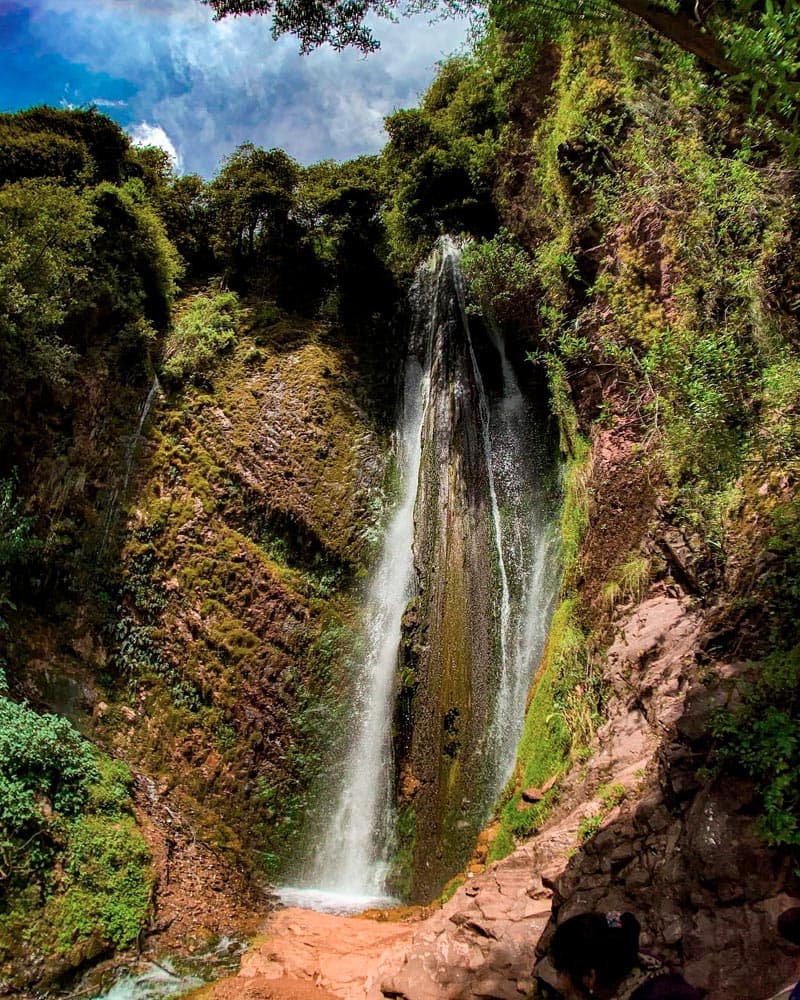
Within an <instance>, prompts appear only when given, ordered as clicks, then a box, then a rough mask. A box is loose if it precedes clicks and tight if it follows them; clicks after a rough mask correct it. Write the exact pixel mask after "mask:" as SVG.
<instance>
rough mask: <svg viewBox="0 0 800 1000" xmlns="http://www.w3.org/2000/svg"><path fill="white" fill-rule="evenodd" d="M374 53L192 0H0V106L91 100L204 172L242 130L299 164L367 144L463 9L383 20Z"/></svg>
mask: <svg viewBox="0 0 800 1000" xmlns="http://www.w3.org/2000/svg"><path fill="white" fill-rule="evenodd" d="M376 33H377V35H378V37H379V38H380V39H381V42H382V47H381V49H380V51H379V52H377V53H375V54H373V55H370V56H367V57H364V56H362V55H360V54H359V53H357V52H334V51H332V50H331V49H329V48H327V47H326V48H323V49H320V50H317V51H316V52H313V53H311V54H310V55H308V56H300V55H298V43H297V40H296V39H294V38H292V37H289V36H286V37H284V38H282V39H280V40H279V41H277V42H275V41H273V40H272V37H271V35H270V29H269V22H268V21H267V20H266V19H265V18H263V17H252V18H238V19H231V18H229V19H227V20H225V21H223V22H220V23H214V22H213V21H212V20H211V14H210V12H209V10H208V8H207V7H204V6H203V5H201V4H200V3H199V2H198V0H0V110H2V111H16V110H18V109H20V108H26V107H30V106H31V105H32V104H51V105H54V106H68V105H78V106H80V105H88V104H95V105H97V106H98V108H100V109H102V110H103V111H104V112H106V113H107V114H109V115H111V116H112V117H113V118H115V119H116V120H117V121H118V122H119V123H120V124H121V125H122V126H123V127H124V128H125V129H127V130H128V131H129V132H130V134H131V135H132V136H133V137H134V139H135V140H139V141H142V142H150V143H154V144H158V145H163V146H164V147H165V148H167V149H169V150H170V151H171V152H172V153H173V154H174V156H175V158H176V161H177V164H178V167H179V169H181V170H184V171H188V172H193V171H196V172H198V173H201V174H203V175H204V176H206V177H208V176H210V175H211V174H212V173H213V172H214V171H215V169H216V168H217V166H218V165H219V162H220V160H221V159H222V158H223V157H224V156H225V155H226V154H228V153H230V152H231V151H232V150H233V149H234V148H235V146H236V145H237V144H238V143H240V142H244V141H246V140H249V141H252V142H254V143H256V145H260V146H264V147H266V148H271V147H273V146H280V147H282V148H284V149H286V151H287V152H288V153H289V154H290V155H291V156H293V157H295V158H296V159H297V160H299V161H300V162H301V163H313V162H314V161H316V160H320V159H326V158H329V157H330V158H334V159H348V158H350V157H352V156H357V155H358V154H360V153H372V152H377V150H379V149H380V147H381V146H382V145H383V143H384V141H385V135H384V133H383V129H382V121H383V117H384V115H386V114H389V113H390V112H391V111H393V110H394V109H395V108H399V107H408V106H409V105H413V104H416V103H417V101H418V100H419V97H420V95H421V94H422V93H423V92H424V91H425V89H426V88H427V86H428V84H429V83H430V81H431V79H432V78H433V74H434V72H435V65H436V63H437V62H438V61H439V60H441V59H442V58H444V57H445V56H447V55H449V54H450V53H452V52H454V51H456V50H457V49H458V48H459V47H460V46H461V44H462V43H463V40H464V37H465V35H466V25H465V23H464V22H456V21H441V22H439V23H433V24H432V23H431V22H430V20H429V18H428V17H427V16H420V17H416V18H410V19H406V20H403V21H401V22H400V23H398V24H391V23H389V22H381V23H380V24H379V25H378V26H377V30H376Z"/></svg>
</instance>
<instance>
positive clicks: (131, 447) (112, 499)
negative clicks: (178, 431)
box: [100, 375, 161, 554]
mask: <svg viewBox="0 0 800 1000" xmlns="http://www.w3.org/2000/svg"><path fill="white" fill-rule="evenodd" d="M159 392H161V383H160V382H159V381H158V376H157V375H154V376H153V381H152V382H151V383H150V389H149V390H148V392H147V395H146V396H145V399H144V402H143V403H142V407H141V409H140V410H139V422H138V424H137V425H136V430H135V432H134V433H133V435H132V437H131V439H130V441H129V442H128V447H127V448H126V450H125V461H124V464H123V469H124V472H123V476H122V483H121V485H118V486H114V487H113V489H112V490H111V494H110V496H109V499H108V506H107V507H106V516H105V519H104V522H103V540H102V542H101V543H100V553H101V554H102V553H103V552H104V551H105V548H106V545H107V544H108V536H109V534H110V532H111V530H112V528H113V526H114V519H115V518H116V515H117V509H118V507H119V504H120V503H122V502H124V500H125V496H126V494H127V492H128V483H129V482H130V478H131V472H132V471H133V464H134V461H135V460H136V449H137V447H138V444H139V441H140V440H141V437H142V431H143V430H144V425H145V422H146V421H147V418H148V417H149V416H150V411H151V410H152V408H153V403H154V402H155V401H156V398H157V396H158V394H159Z"/></svg>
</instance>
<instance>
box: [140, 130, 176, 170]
mask: <svg viewBox="0 0 800 1000" xmlns="http://www.w3.org/2000/svg"><path fill="white" fill-rule="evenodd" d="M128 133H129V134H130V137H131V141H132V142H133V145H134V146H158V147H159V148H160V149H163V150H164V151H165V152H166V153H167V154H168V155H169V158H170V160H172V165H173V167H174V168H175V169H176V170H180V169H181V166H182V161H181V155H180V153H179V152H178V150H177V149H176V148H175V144H174V143H173V141H172V139H170V137H169V136H168V135H167V133H166V132H165V131H164V129H163V128H162V127H161V126H160V125H151V124H150V123H149V122H139V124H138V125H132V126H131V127H130V128H129V129H128Z"/></svg>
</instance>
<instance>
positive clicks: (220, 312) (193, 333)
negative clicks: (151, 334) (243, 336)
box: [161, 292, 239, 383]
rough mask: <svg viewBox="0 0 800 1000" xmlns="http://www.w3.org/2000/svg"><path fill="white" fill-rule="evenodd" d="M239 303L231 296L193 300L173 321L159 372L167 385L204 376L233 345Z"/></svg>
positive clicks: (208, 296)
mask: <svg viewBox="0 0 800 1000" xmlns="http://www.w3.org/2000/svg"><path fill="white" fill-rule="evenodd" d="M238 315H239V299H238V296H237V295H236V294H235V293H234V292H223V293H222V294H219V295H214V296H211V295H206V294H200V295H196V296H194V297H193V298H192V299H191V300H190V302H189V304H188V306H187V307H186V308H185V309H183V311H182V312H181V313H180V315H179V316H178V318H177V319H176V320H175V323H174V325H173V328H172V330H171V331H170V333H169V337H168V339H167V343H166V347H165V350H164V362H163V364H162V366H161V371H162V373H163V375H164V378H165V379H167V381H169V382H173V383H179V382H183V381H186V380H187V379H197V378H202V377H204V376H207V375H208V374H209V372H210V371H211V370H212V369H213V367H214V365H215V364H216V363H217V360H218V357H219V355H220V354H222V353H224V352H226V351H229V350H230V349H231V348H232V347H233V345H234V343H235V342H236V327H237V323H238Z"/></svg>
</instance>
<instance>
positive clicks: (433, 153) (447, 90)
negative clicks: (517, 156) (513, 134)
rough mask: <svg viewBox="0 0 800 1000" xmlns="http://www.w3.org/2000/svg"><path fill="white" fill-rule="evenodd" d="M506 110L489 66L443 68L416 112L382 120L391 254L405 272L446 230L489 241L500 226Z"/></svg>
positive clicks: (450, 64)
mask: <svg viewBox="0 0 800 1000" xmlns="http://www.w3.org/2000/svg"><path fill="white" fill-rule="evenodd" d="M502 116H503V111H502V105H501V103H500V101H499V98H498V95H497V93H496V91H495V87H494V83H493V80H492V77H491V75H490V73H489V72H487V68H486V67H485V66H482V65H481V64H480V63H479V62H478V61H476V60H473V59H469V58H467V57H457V58H453V59H450V60H448V61H447V62H446V63H444V64H443V65H442V67H441V69H440V71H439V76H438V78H437V80H436V81H435V82H434V84H433V85H432V86H431V89H430V92H429V94H428V96H427V97H426V98H425V100H424V101H423V105H422V107H421V108H419V109H414V110H403V111H397V112H395V113H394V114H393V115H390V116H389V117H388V118H387V119H386V122H385V127H386V131H387V132H388V133H389V143H388V145H387V146H386V148H385V150H384V153H383V157H382V163H383V169H384V176H385V188H386V190H387V191H388V192H390V194H391V201H390V204H389V208H388V211H387V213H386V223H387V227H388V230H389V236H390V243H391V247H392V256H393V260H394V262H395V264H396V266H397V267H398V268H400V269H406V270H407V269H408V268H409V265H410V264H413V263H414V262H415V261H416V260H417V259H419V257H420V256H421V255H422V254H423V253H424V252H426V251H427V249H428V248H429V246H430V244H431V243H432V242H433V240H434V239H435V237H436V236H437V235H438V234H439V233H441V232H449V233H458V232H462V231H464V232H468V233H472V234H474V235H477V236H485V235H488V233H490V232H492V231H493V230H494V228H495V227H496V213H495V209H494V206H493V204H492V201H491V191H492V187H493V184H494V181H495V177H496V153H497V148H498V147H497V135H498V132H499V128H500V124H501V121H502Z"/></svg>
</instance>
